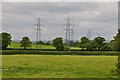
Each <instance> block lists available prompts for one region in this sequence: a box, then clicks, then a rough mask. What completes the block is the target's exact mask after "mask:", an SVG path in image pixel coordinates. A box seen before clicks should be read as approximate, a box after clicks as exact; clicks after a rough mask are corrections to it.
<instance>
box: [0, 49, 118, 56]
mask: <svg viewBox="0 0 120 80" xmlns="http://www.w3.org/2000/svg"><path fill="white" fill-rule="evenodd" d="M0 53H1V54H2V55H15V54H36V55H107V56H118V54H120V52H117V51H40V50H1V51H0Z"/></svg>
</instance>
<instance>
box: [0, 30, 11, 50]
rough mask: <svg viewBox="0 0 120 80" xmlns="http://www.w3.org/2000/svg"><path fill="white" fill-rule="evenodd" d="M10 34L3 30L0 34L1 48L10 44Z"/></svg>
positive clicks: (5, 47)
mask: <svg viewBox="0 0 120 80" xmlns="http://www.w3.org/2000/svg"><path fill="white" fill-rule="evenodd" d="M11 38H12V36H11V35H10V34H9V33H6V32H3V33H1V34H0V47H1V48H2V49H7V47H8V45H10V44H11V42H12V40H11Z"/></svg>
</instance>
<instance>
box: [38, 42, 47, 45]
mask: <svg viewBox="0 0 120 80" xmlns="http://www.w3.org/2000/svg"><path fill="white" fill-rule="evenodd" d="M37 44H41V45H45V42H43V41H38V42H37Z"/></svg>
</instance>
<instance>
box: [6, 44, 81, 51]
mask: <svg viewBox="0 0 120 80" xmlns="http://www.w3.org/2000/svg"><path fill="white" fill-rule="evenodd" d="M8 48H18V49H22V48H23V47H20V43H19V42H11V45H9V46H8ZM28 49H36V44H32V46H31V47H28ZM41 49H55V47H53V46H52V45H41ZM71 49H79V48H78V47H71Z"/></svg>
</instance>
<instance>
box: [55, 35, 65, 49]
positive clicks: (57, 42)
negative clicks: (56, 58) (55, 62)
mask: <svg viewBox="0 0 120 80" xmlns="http://www.w3.org/2000/svg"><path fill="white" fill-rule="evenodd" d="M53 46H54V47H56V50H58V51H63V50H64V46H63V40H62V38H61V37H57V38H55V39H54V40H53Z"/></svg>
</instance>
